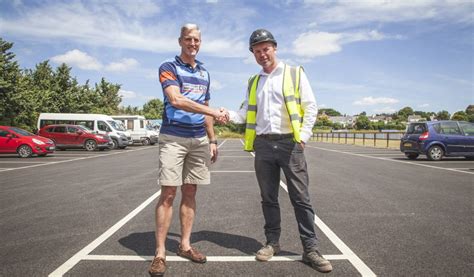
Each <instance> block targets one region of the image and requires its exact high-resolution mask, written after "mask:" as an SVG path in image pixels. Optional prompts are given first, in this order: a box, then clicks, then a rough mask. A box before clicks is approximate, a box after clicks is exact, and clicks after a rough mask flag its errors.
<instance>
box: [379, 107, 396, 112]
mask: <svg viewBox="0 0 474 277" xmlns="http://www.w3.org/2000/svg"><path fill="white" fill-rule="evenodd" d="M396 111H397V109H395V108H392V107H383V108H380V109H374V112H376V113H394V112H396Z"/></svg>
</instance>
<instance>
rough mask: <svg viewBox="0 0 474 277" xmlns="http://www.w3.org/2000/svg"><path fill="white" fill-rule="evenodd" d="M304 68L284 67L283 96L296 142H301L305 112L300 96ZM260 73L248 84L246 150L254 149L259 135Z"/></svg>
mask: <svg viewBox="0 0 474 277" xmlns="http://www.w3.org/2000/svg"><path fill="white" fill-rule="evenodd" d="M301 70H303V68H302V67H301V66H298V67H292V66H287V65H285V67H284V69H283V87H282V91H283V98H284V100H285V106H286V109H287V111H288V115H289V117H290V121H291V128H292V129H293V138H294V140H295V141H296V142H300V141H301V139H300V129H301V125H302V123H303V115H304V112H303V110H302V109H301V97H300V91H299V90H300V72H301ZM259 79H260V76H259V75H255V76H253V77H251V78H250V79H249V84H248V93H249V97H248V109H247V125H246V129H245V143H244V150H245V151H253V150H254V149H253V143H254V141H255V137H256V135H257V133H256V131H255V127H256V123H257V85H258V80H259Z"/></svg>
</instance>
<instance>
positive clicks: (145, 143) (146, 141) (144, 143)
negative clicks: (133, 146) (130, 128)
mask: <svg viewBox="0 0 474 277" xmlns="http://www.w3.org/2000/svg"><path fill="white" fill-rule="evenodd" d="M150 143H151V142H150V139H149V138H145V139H143V140H142V144H143V145H150Z"/></svg>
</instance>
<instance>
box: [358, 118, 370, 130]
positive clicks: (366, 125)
mask: <svg viewBox="0 0 474 277" xmlns="http://www.w3.org/2000/svg"><path fill="white" fill-rule="evenodd" d="M355 128H356V129H357V130H369V129H370V121H369V118H368V117H367V116H365V115H359V116H358V117H357V119H356V122H355Z"/></svg>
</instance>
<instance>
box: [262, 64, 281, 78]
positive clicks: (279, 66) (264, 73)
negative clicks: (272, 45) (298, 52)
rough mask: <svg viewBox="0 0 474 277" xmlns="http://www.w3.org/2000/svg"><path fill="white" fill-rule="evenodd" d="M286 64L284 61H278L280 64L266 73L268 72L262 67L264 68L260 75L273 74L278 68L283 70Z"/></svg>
mask: <svg viewBox="0 0 474 277" xmlns="http://www.w3.org/2000/svg"><path fill="white" fill-rule="evenodd" d="M284 66H285V64H284V63H283V62H282V61H280V62H278V65H277V66H276V67H275V68H274V69H273V71H272V72H270V73H266V72H265V71H263V69H262V70H260V73H259V75H260V76H268V75H272V74H273V73H274V72H277V70H283V67H284Z"/></svg>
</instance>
